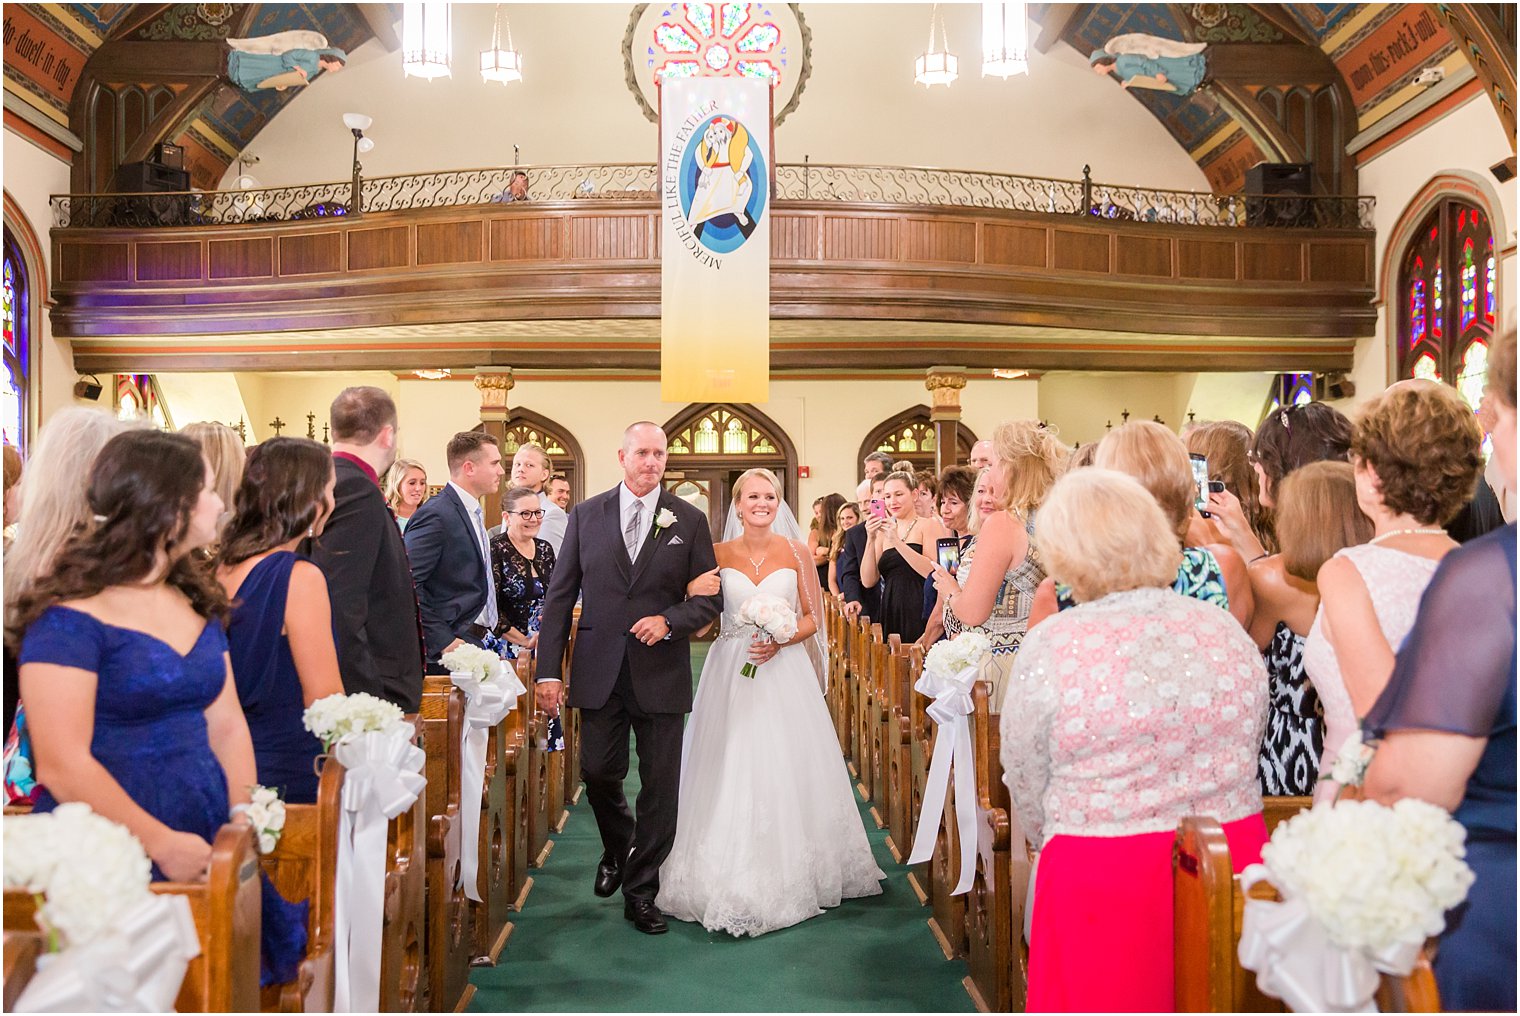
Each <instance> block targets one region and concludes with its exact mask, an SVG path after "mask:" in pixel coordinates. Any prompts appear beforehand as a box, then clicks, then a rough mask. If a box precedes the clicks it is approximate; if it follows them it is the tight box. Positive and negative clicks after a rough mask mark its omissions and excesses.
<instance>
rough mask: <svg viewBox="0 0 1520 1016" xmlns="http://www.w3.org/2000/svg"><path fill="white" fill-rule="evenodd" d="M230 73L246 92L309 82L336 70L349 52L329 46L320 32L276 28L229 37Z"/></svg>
mask: <svg viewBox="0 0 1520 1016" xmlns="http://www.w3.org/2000/svg"><path fill="white" fill-rule="evenodd" d="M227 45H229V46H231V47H232V52H231V53H230V54H228V56H227V76H228V77H229V78H231V79H232V83H233V84H235V85H237V86H238V87H239V88H241V89H242V90H243V91H245V92H257V91H262V90H264V89H269V88H272V89H274V90H275V91H277V92H283V91H284V90H285V89H287V88H300V87H301V86H303V85H309V84H311V82H313V81H315V80H316V79H317V78H318V77H320V76H321V75H323V74H336V73H338V72H339V71H341V70H342V69H343V68H344V67H345V66H347V64H348V54H347V53H345V52H343V51H342V50H341V49H337V48H336V47H332V46H329V45H328V44H327V36H325V35H323V34H322V33H321V32H310V31H291V32H276V33H275V34H273V35H261V36H257V37H255V38H249V39H228V40H227Z"/></svg>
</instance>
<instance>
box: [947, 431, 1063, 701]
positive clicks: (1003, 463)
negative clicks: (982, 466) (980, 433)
mask: <svg viewBox="0 0 1520 1016" xmlns="http://www.w3.org/2000/svg"><path fill="white" fill-rule="evenodd" d="M992 447H993V452H994V455H995V456H996V461H995V463H994V464H993V466H992V471H991V479H992V482H993V490H994V497H995V502H994V503H995V504H996V506H997V510H996V511H994V512H993V513H992V514H991V515H989V516H987V517H986V518H985V519H983V520H982V524H981V528H980V530H978V532H977V537H976V542H975V543H974V544H973V545H972V546H971V548H970V550H968V551H967V552H966V553H965V554H963V555H962V557H961V565H960V567H959V568H958V569H956V573H955V574H954V575H951V574H950V573H949V572H947V571H945V570H944V569H943V568H938V567H936V568H935V572H934V575H935V586H936V588H938V589H939V591H940V593H941V594H943V595H944V597H945V604H944V609H943V617H944V624H945V637H946V638H954V637H955V636H957V635H959V634H960V633H961V632H963V631H967V630H970V629H975V630H977V631H980V632H981V633H982V634H984V635H986V636H987V638H988V640H989V641H990V642H991V643H992V656H991V658H990V659H988V660H987V662H986V664H985V665H984V668H983V673H982V677H983V679H984V680H988V681H991V682H992V693H993V698H992V701H993V703H995V704H997V705H999V706H1000V705H1001V703H1002V701H1003V692H1004V689H1005V688H1006V686H1007V680H1008V672H1009V670H1010V669H1011V668H1012V666H1013V657H1014V654H1015V653H1017V652H1018V649H1019V645H1020V643H1022V642H1023V641H1024V632H1025V631H1026V630H1027V629H1028V625H1029V610H1030V606H1031V605H1032V604H1033V603H1034V593H1035V590H1036V589H1037V588H1038V587H1039V585H1040V581H1041V580H1042V579H1043V578H1044V577H1045V569H1044V567H1043V566H1042V565H1041V563H1040V559H1039V555H1038V554H1035V553H1033V552H1032V549H1031V543H1030V536H1031V534H1032V533H1033V532H1034V525H1035V514H1036V512H1037V511H1038V510H1039V507H1040V504H1041V503H1042V502H1043V501H1044V500H1045V495H1046V494H1048V493H1049V492H1050V488H1051V486H1052V485H1053V484H1054V483H1055V481H1056V477H1058V476H1060V475H1061V474H1062V473H1063V472H1065V470H1066V459H1067V458H1068V456H1069V454H1070V453H1069V451H1068V449H1067V447H1066V446H1065V445H1064V444H1062V443H1061V442H1060V440H1059V439H1058V438H1057V437H1056V434H1055V431H1054V430H1052V429H1051V428H1049V427H1046V426H1044V425H1043V424H1041V423H1040V422H1039V421H1038V420H1012V421H1009V422H1007V423H1002V424H999V425H998V428H997V430H995V431H993V432H992Z"/></svg>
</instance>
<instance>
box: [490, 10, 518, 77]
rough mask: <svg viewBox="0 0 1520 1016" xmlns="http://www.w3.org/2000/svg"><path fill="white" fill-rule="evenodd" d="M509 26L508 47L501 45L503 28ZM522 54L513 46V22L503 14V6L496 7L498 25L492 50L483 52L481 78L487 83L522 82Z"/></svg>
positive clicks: (492, 35)
mask: <svg viewBox="0 0 1520 1016" xmlns="http://www.w3.org/2000/svg"><path fill="white" fill-rule="evenodd" d="M503 21H505V22H506V25H507V46H506V48H505V49H503V48H502V45H501V26H502V22H503ZM522 70H523V67H522V52H521V51H519V50H518V49H516V48H515V47H514V46H513V45H512V22H511V21H510V20H509V19H508V18H507V17H506V16H505V15H503V14H502V12H501V4H497V5H496V24H495V25H494V26H493V27H492V29H491V48H490V49H486V50H481V53H480V76H481V77H483V78H485V79H486V80H487V81H500V82H501V83H502V84H504V85H505V84H507V83H508V82H511V81H521V80H522V76H523V75H522Z"/></svg>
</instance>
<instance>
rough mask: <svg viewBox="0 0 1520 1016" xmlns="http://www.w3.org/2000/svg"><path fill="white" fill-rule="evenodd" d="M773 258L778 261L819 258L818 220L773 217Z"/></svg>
mask: <svg viewBox="0 0 1520 1016" xmlns="http://www.w3.org/2000/svg"><path fill="white" fill-rule="evenodd" d="M771 257H772V258H774V259H775V260H777V261H802V260H813V259H816V258H817V257H818V220H817V219H816V218H815V217H813V216H810V215H773V216H771Z"/></svg>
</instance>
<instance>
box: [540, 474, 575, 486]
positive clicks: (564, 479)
mask: <svg viewBox="0 0 1520 1016" xmlns="http://www.w3.org/2000/svg"><path fill="white" fill-rule="evenodd" d="M544 482H545V483H563V484H564V485H565V486H567V487H568V486H570V477H568V476H566V475H565V474H564V473H555V474H553V475H552V476H550V477H549V479H547V480H545V481H544Z"/></svg>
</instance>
